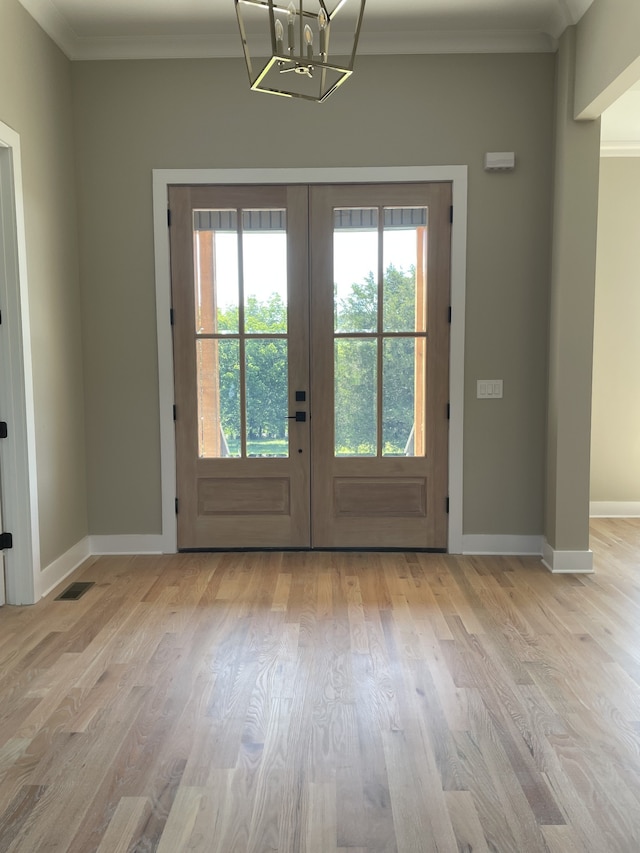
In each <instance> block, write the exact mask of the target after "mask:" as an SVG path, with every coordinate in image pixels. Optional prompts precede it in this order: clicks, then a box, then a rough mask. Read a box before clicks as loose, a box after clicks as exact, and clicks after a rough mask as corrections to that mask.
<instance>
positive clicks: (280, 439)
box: [245, 338, 289, 457]
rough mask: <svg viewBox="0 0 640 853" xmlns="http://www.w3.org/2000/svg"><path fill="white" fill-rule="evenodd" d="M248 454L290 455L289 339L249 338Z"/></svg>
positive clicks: (247, 378) (247, 360)
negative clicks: (288, 416) (288, 426)
mask: <svg viewBox="0 0 640 853" xmlns="http://www.w3.org/2000/svg"><path fill="white" fill-rule="evenodd" d="M245 354H246V358H245V371H246V400H247V456H271V457H283V456H284V457H286V456H288V455H289V437H288V429H287V425H288V423H289V421H288V420H287V415H288V414H289V411H288V402H289V401H288V388H289V366H288V347H287V341H286V340H283V339H282V338H276V339H274V338H249V339H247V341H246V345H245Z"/></svg>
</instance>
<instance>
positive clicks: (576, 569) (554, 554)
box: [542, 541, 593, 575]
mask: <svg viewBox="0 0 640 853" xmlns="http://www.w3.org/2000/svg"><path fill="white" fill-rule="evenodd" d="M542 562H543V563H544V565H545V566H546V567H547V568H548V569H549V571H550V572H553V574H554V575H555V574H575V575H584V574H591V573H592V572H593V551H556V550H555V548H552V547H551V545H549V543H548V542H546V541H545V542H544V544H543V550H542Z"/></svg>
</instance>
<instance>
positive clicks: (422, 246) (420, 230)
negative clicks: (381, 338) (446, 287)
mask: <svg viewBox="0 0 640 853" xmlns="http://www.w3.org/2000/svg"><path fill="white" fill-rule="evenodd" d="M427 214H428V209H427V208H426V207H385V209H384V233H383V252H382V254H383V269H384V284H383V306H382V314H383V319H382V327H383V329H384V331H385V332H413V331H416V332H424V331H425V329H426V304H427V300H426V281H427V276H426V258H427V252H426V241H427V227H426V226H427Z"/></svg>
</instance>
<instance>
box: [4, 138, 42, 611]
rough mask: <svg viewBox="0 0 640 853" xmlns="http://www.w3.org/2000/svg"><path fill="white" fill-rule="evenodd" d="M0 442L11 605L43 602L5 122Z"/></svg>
mask: <svg viewBox="0 0 640 853" xmlns="http://www.w3.org/2000/svg"><path fill="white" fill-rule="evenodd" d="M0 310H1V311H2V324H1V325H0V414H1V417H0V420H3V421H7V424H8V437H7V438H6V439H1V440H0V477H1V478H2V500H3V524H4V529H5V531H8V532H10V533H12V534H13V548H12V549H11V550H8V551H5V552H4V563H5V577H6V596H7V603H8V604H34V603H35V602H36V600H37V598H38V597H39V583H38V581H39V575H40V536H39V527H38V504H37V479H36V443H35V417H34V405H33V378H32V364H31V333H30V325H29V297H28V289H27V252H26V239H25V227H24V202H23V196H22V165H21V156H20V136H19V135H18V134H17V133H16V132H15V131H14V130H13V129H12V128H10V127H9V126H8V125H6V124H3V123H2V122H0Z"/></svg>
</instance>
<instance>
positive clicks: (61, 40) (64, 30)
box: [20, 0, 78, 59]
mask: <svg viewBox="0 0 640 853" xmlns="http://www.w3.org/2000/svg"><path fill="white" fill-rule="evenodd" d="M20 3H21V4H22V6H24V8H25V9H26V10H27V12H28V13H29V14H30V15H31V17H32V18H33V19H34V20H35V22H36V23H37V24H39V25H40V26H41V27H42V29H43V30H44V31H45V33H46V34H47V35H48V36H49V37H50V38H51V39H52V40H53V41H54V42H55V43H56V44H57V45H58V47H59V48H60V50H61V51H62V52H63V53H64V54H65V55H66V56H67V57H68V58H69V59H73V58H74V56H73V53H74V48H75V45H76V43H77V42H78V35H77V34H76V32H75V31H74V30H73V28H72V27H71V26H70V25H69V22H68V21H67V19H66V18H65V17H64V16H63V15H61V14H60V12H59V11H58V9H57V8H56V7H55V6H54V5H53V3H52V2H51V0H20Z"/></svg>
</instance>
